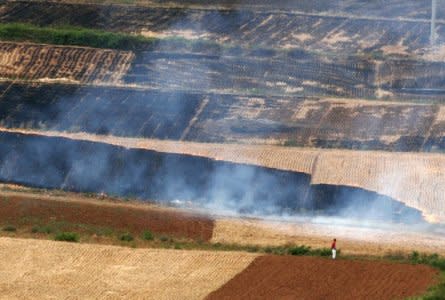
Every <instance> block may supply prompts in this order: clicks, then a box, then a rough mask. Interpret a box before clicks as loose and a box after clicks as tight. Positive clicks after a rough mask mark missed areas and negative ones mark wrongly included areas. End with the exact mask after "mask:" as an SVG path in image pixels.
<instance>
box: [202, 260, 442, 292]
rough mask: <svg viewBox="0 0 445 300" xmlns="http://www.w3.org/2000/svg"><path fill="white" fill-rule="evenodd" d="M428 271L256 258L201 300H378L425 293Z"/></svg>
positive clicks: (411, 267)
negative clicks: (243, 269)
mask: <svg viewBox="0 0 445 300" xmlns="http://www.w3.org/2000/svg"><path fill="white" fill-rule="evenodd" d="M435 277H436V271H435V270H434V269H432V268H431V267H427V266H414V265H402V264H391V263H383V262H371V261H346V260H337V261H332V260H329V259H320V258H315V257H289V256H261V257H258V258H256V259H255V260H254V261H253V262H252V263H251V264H250V265H249V266H248V267H247V269H246V270H245V271H243V272H242V273H240V274H238V275H236V276H235V277H234V278H233V279H231V280H230V281H229V282H228V283H227V284H225V285H224V286H223V287H222V288H220V289H219V290H217V291H215V292H213V293H211V294H210V295H209V296H208V297H206V299H345V300H349V299H351V300H357V299H380V300H386V299H388V300H390V299H399V298H405V297H409V296H414V295H418V294H421V293H422V292H425V291H426V289H427V288H428V287H429V286H430V285H431V284H432V283H433V282H434V280H435Z"/></svg>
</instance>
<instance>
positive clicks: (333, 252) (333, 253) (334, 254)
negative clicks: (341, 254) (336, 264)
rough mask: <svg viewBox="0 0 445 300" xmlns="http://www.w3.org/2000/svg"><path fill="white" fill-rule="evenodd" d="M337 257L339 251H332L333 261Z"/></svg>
mask: <svg viewBox="0 0 445 300" xmlns="http://www.w3.org/2000/svg"><path fill="white" fill-rule="evenodd" d="M336 255H337V250H335V249H332V259H335V256H336Z"/></svg>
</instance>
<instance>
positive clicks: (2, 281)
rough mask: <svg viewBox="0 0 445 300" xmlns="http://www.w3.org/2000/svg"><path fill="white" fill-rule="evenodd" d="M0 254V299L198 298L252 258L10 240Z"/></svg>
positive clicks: (2, 243) (0, 247)
mask: <svg viewBox="0 0 445 300" xmlns="http://www.w3.org/2000/svg"><path fill="white" fill-rule="evenodd" d="M0 255H1V256H2V257H4V258H6V257H7V259H5V260H4V261H3V262H2V264H0V291H1V293H0V298H1V299H15V298H19V299H30V298H33V299H55V298H56V299H67V298H70V299H98V298H101V299H121V298H125V299H178V298H181V299H202V298H204V297H205V296H206V295H207V294H209V293H210V292H212V291H214V290H216V289H218V288H219V287H221V286H222V285H223V284H225V283H226V282H227V281H228V280H230V279H231V278H232V277H233V276H235V275H236V274H237V273H239V272H241V271H242V270H243V269H245V268H246V267H247V266H248V265H249V264H250V263H251V262H252V260H253V259H254V258H255V257H256V255H253V254H247V253H236V252H232V253H228V252H205V251H182V250H149V249H130V248H120V247H115V246H101V245H78V244H69V243H62V242H53V241H40V240H27V239H11V238H0Z"/></svg>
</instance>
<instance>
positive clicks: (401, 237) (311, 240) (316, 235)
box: [211, 218, 445, 255]
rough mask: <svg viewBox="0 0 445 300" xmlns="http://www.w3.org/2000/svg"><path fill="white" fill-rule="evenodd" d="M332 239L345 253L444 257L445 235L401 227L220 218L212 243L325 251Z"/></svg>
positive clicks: (216, 224)
mask: <svg viewBox="0 0 445 300" xmlns="http://www.w3.org/2000/svg"><path fill="white" fill-rule="evenodd" d="M388 226H389V225H388ZM333 237H336V238H337V239H338V246H339V248H341V249H342V253H345V254H360V255H385V254H388V253H391V252H392V253H394V252H403V253H411V252H412V251H414V250H415V251H421V252H426V253H438V254H441V255H445V237H444V236H443V234H433V233H429V232H416V231H412V228H409V227H408V228H404V227H402V226H401V225H398V226H397V225H394V227H393V228H390V227H387V228H367V227H359V226H346V225H332V224H314V223H310V222H306V223H297V222H293V223H291V222H278V221H275V222H272V221H264V220H253V219H235V218H234V219H217V220H215V227H214V230H213V237H212V240H211V241H212V242H214V243H218V242H219V243H236V244H243V245H246V244H247V245H249V244H250V245H262V246H272V245H275V246H278V245H285V244H297V245H307V246H311V247H314V248H325V247H329V246H330V241H331V239H332V238H333Z"/></svg>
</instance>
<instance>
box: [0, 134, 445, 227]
mask: <svg viewBox="0 0 445 300" xmlns="http://www.w3.org/2000/svg"><path fill="white" fill-rule="evenodd" d="M0 131H8V132H18V133H25V134H40V135H45V136H57V137H65V138H70V139H76V140H85V141H93V142H103V143H109V144H112V145H118V146H123V147H128V148H139V149H147V150H155V151H160V152H168V153H178V154H188V155H195V156H201V157H208V158H211V159H215V160H224V161H230V162H236V163H246V164H252V165H258V166H264V167H269V168H275V169H280V170H288V171H295V172H302V173H306V174H310V175H311V176H312V183H313V184H332V185H344V186H351V187H357V188H363V189H366V190H369V191H374V192H377V193H379V194H382V195H387V196H390V197H392V198H394V199H395V200H398V201H400V202H403V203H404V204H406V205H407V206H410V207H413V208H416V209H418V210H420V211H421V212H422V213H423V214H424V216H425V217H426V219H427V220H428V221H430V222H440V223H445V201H444V195H445V155H442V154H433V153H398V152H383V151H352V150H328V149H308V148H296V147H280V146H274V145H255V144H249V145H247V144H213V143H196V142H178V141H161V140H151V139H137V138H124V137H115V136H100V135H93V134H87V133H66V132H56V131H44V132H43V131H36V130H20V129H5V128H0Z"/></svg>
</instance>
